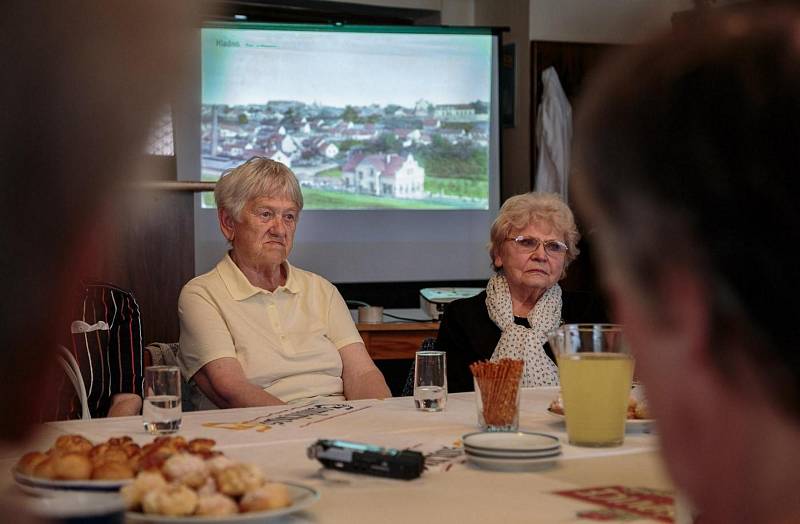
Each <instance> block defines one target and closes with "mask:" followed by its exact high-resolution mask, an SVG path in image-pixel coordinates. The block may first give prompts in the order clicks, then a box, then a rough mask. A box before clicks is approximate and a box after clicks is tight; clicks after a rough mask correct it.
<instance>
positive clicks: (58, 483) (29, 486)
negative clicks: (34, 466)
mask: <svg viewBox="0 0 800 524" xmlns="http://www.w3.org/2000/svg"><path fill="white" fill-rule="evenodd" d="M11 473H13V475H14V480H15V481H16V482H17V485H18V486H19V487H20V488H21V489H22V490H23V491H27V492H29V493H40V492H41V490H77V491H118V490H119V488H121V487H122V486H124V485H125V484H128V483H130V482H132V481H133V479H122V480H52V479H45V478H40V477H31V476H30V475H25V474H24V473H21V472H20V471H18V470H17V468H14V469H12V470H11Z"/></svg>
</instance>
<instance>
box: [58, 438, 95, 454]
mask: <svg viewBox="0 0 800 524" xmlns="http://www.w3.org/2000/svg"><path fill="white" fill-rule="evenodd" d="M53 448H54V449H56V450H58V451H61V452H65V453H81V454H85V453H89V451H90V450H91V449H92V443H91V442H90V441H89V440H88V439H86V438H85V437H82V436H80V435H61V436H60V437H58V438H57V439H56V443H55V444H54V445H53Z"/></svg>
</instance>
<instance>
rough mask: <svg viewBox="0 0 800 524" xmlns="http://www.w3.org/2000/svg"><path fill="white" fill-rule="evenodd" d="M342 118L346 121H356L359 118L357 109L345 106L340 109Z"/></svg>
mask: <svg viewBox="0 0 800 524" xmlns="http://www.w3.org/2000/svg"><path fill="white" fill-rule="evenodd" d="M342 120H345V121H347V122H357V121H358V120H359V117H358V111H356V108H354V107H353V106H345V108H344V111H342Z"/></svg>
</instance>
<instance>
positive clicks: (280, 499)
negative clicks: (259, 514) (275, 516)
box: [239, 482, 292, 512]
mask: <svg viewBox="0 0 800 524" xmlns="http://www.w3.org/2000/svg"><path fill="white" fill-rule="evenodd" d="M291 504H292V499H291V497H289V488H287V487H286V484H281V483H279V482H267V483H266V484H264V485H263V486H261V487H259V488H256V489H253V490H250V491H248V492H247V493H245V494H244V496H243V497H242V500H241V501H240V502H239V509H241V510H242V511H243V512H250V511H265V510H268V509H275V508H284V507H286V506H291Z"/></svg>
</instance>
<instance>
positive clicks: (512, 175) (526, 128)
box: [475, 0, 532, 200]
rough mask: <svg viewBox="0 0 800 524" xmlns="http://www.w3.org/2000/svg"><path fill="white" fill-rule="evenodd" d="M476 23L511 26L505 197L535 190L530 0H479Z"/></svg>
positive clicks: (502, 187) (504, 135) (505, 36)
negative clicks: (512, 121) (511, 110)
mask: <svg viewBox="0 0 800 524" xmlns="http://www.w3.org/2000/svg"><path fill="white" fill-rule="evenodd" d="M475 25H479V26H494V27H507V28H508V29H509V31H508V32H506V33H503V44H508V43H513V44H514V47H515V53H516V56H515V75H514V76H515V79H516V83H515V86H514V112H515V120H516V122H515V126H514V127H513V128H503V129H502V138H501V140H502V141H503V153H502V154H503V156H502V159H501V162H502V179H501V180H500V191H501V193H500V196H501V199H502V200H505V199H507V198H508V197H510V196H513V195H516V194H519V193H525V192H527V191H530V190H531V189H532V184H531V178H530V162H531V154H530V153H531V152H530V134H531V119H530V101H531V86H530V45H529V43H528V32H529V30H528V3H527V1H526V0H475Z"/></svg>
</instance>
